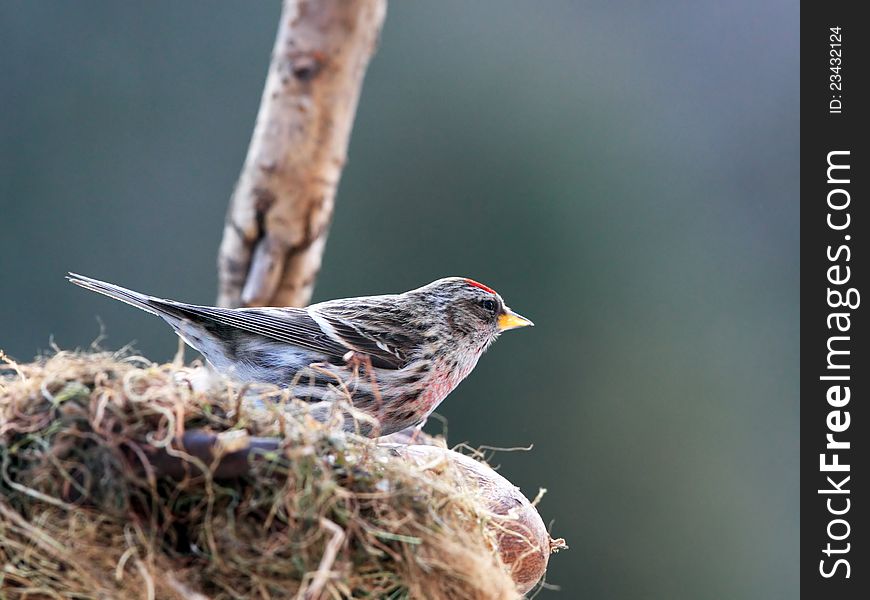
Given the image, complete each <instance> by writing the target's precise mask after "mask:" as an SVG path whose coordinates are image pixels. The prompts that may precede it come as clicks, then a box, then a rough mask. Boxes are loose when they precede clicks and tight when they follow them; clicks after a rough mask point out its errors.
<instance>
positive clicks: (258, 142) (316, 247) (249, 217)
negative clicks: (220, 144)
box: [218, 0, 386, 307]
mask: <svg viewBox="0 0 870 600" xmlns="http://www.w3.org/2000/svg"><path fill="white" fill-rule="evenodd" d="M385 14H386V0H284V5H283V9H282V13H281V21H280V24H279V26H278V34H277V37H276V39H275V47H274V49H273V51H272V59H271V64H270V66H269V74H268V76H267V78H266V85H265V89H264V90H263V97H262V99H261V103H260V111H259V113H258V114H257V123H256V126H255V128H254V134H253V136H252V138H251V144H250V146H249V148H248V154H247V157H246V159H245V164H244V166H243V167H242V172H241V175H240V176H239V181H238V183H237V184H236V189H235V191H234V192H233V196H232V199H231V200H230V207H229V211H228V212H227V218H226V224H225V226H224V232H223V239H222V241H221V246H220V251H219V255H218V274H219V278H220V284H219V292H218V304H219V305H220V306H227V307H238V306H304V305H305V304H307V303H308V301H309V300H310V299H311V293H312V291H313V288H314V280H315V278H316V276H317V273H318V271H319V270H320V263H321V258H322V254H323V249H324V247H325V244H326V237H327V233H328V231H329V225H330V223H331V221H332V212H333V206H334V200H335V193H336V190H337V188H338V182H339V178H340V176H341V169H342V167H343V166H344V163H345V160H346V156H347V146H348V142H349V139H350V131H351V127H352V125H353V118H354V114H355V113H356V107H357V102H358V100H359V94H360V90H361V88H362V82H363V78H364V76H365V71H366V67H367V66H368V62H369V59H370V58H371V56H372V54H373V53H374V50H375V46H376V44H377V40H378V36H379V34H380V30H381V26H382V24H383V20H384V16H385Z"/></svg>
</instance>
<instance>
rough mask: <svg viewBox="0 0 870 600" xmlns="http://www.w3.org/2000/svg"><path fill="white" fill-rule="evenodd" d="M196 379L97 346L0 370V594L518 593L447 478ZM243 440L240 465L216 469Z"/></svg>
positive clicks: (281, 405) (467, 492) (485, 528)
mask: <svg viewBox="0 0 870 600" xmlns="http://www.w3.org/2000/svg"><path fill="white" fill-rule="evenodd" d="M197 373H198V371H197V370H196V369H195V368H193V367H184V366H182V365H180V364H163V365H157V364H152V363H150V362H148V361H146V360H144V359H142V358H141V357H129V356H128V357H124V356H119V355H113V354H109V353H96V354H84V353H70V352H59V353H57V354H55V355H53V356H51V357H48V358H44V359H42V360H39V361H37V362H35V363H32V364H26V365H19V364H15V363H13V362H11V361H8V360H7V361H6V362H5V363H4V365H3V367H2V370H0V455H2V456H0V458H2V464H0V470H2V477H0V562H2V563H3V564H4V565H5V569H4V570H3V571H2V572H0V589H2V590H5V593H6V594H7V595H8V596H10V597H29V598H141V597H145V598H149V599H152V598H192V599H196V600H201V599H205V598H212V599H222V598H294V597H296V598H321V597H323V598H344V597H353V598H391V599H398V598H429V599H433V600H439V599H448V598H450V599H453V598H468V599H489V598H516V597H518V595H519V594H518V591H517V587H516V585H515V584H514V581H513V579H512V577H511V574H510V572H509V569H507V568H506V566H505V564H504V563H503V562H502V560H501V559H500V557H499V553H498V551H497V543H498V541H497V539H496V538H497V535H496V533H494V532H495V531H497V529H494V528H493V527H491V525H492V513H491V511H489V510H488V506H487V503H486V500H485V499H484V498H483V497H482V496H481V495H480V494H479V493H476V492H475V491H474V489H473V488H469V487H468V486H467V485H464V484H463V482H462V481H460V480H461V479H462V477H463V475H462V474H461V473H459V472H458V470H457V469H456V468H453V467H451V466H450V465H449V464H445V465H443V466H441V467H437V468H432V465H428V466H425V467H424V466H421V465H420V464H419V461H412V460H407V459H405V458H403V457H402V456H401V454H400V453H397V452H395V451H394V450H391V449H390V448H389V447H385V446H383V445H379V444H378V443H377V442H375V441H372V440H369V439H366V438H362V437H359V436H355V435H353V434H346V433H343V432H341V431H340V430H337V429H335V428H331V427H328V426H325V425H321V424H320V423H317V422H315V421H313V420H312V419H310V417H306V416H305V415H304V414H302V415H301V416H299V417H295V416H291V412H290V411H288V410H287V405H288V403H291V402H292V401H291V400H290V399H288V398H286V397H284V396H282V395H281V392H280V391H276V390H274V389H273V390H258V395H259V397H260V398H263V396H264V395H270V394H271V395H272V397H271V398H269V401H268V402H260V403H258V404H259V406H256V405H249V404H248V403H247V402H246V401H245V397H246V394H245V393H243V390H239V389H234V388H233V386H232V384H229V383H226V382H224V381H221V382H219V383H217V384H214V385H209V386H207V387H205V388H203V387H202V386H200V385H197V384H196V379H197ZM191 432H201V434H202V435H206V436H211V437H209V438H208V440H209V444H210V451H211V454H210V455H209V456H212V457H213V458H214V460H211V461H210V462H209V461H208V459H207V458H203V455H202V454H200V455H197V453H196V452H193V451H191V450H190V443H187V444H185V443H184V442H185V440H187V441H188V442H189V440H190V437H189V436H190V434H191ZM185 436H188V437H187V438H186V437H185ZM254 438H256V439H260V438H266V439H269V440H272V443H271V445H269V444H266V445H264V446H262V447H260V446H258V445H257V444H251V439H254ZM240 441H241V442H240ZM240 443H241V445H239V444H240ZM440 443H441V444H442V446H443V441H441V442H440ZM242 446H243V447H245V448H246V449H247V451H246V454H245V459H244V460H242V461H241V465H242V466H241V467H240V468H239V470H238V472H232V473H230V472H226V471H224V472H221V471H220V469H216V465H217V464H218V463H219V462H220V461H221V458H222V456H224V457H226V456H229V455H230V454H232V453H233V452H234V451H235V450H237V449H238V448H239V447H242ZM207 463H208V464H207ZM221 464H222V465H224V466H223V467H222V468H224V469H226V468H232V466H231V465H230V467H226V465H227V464H229V463H227V462H223V463H221ZM548 539H549V538H548ZM548 553H549V552H548ZM0 595H2V594H0Z"/></svg>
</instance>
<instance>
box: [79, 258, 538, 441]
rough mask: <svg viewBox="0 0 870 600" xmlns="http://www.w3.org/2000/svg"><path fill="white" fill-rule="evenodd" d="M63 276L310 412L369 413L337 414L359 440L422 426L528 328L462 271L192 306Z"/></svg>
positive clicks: (225, 370) (228, 371) (496, 296)
mask: <svg viewBox="0 0 870 600" xmlns="http://www.w3.org/2000/svg"><path fill="white" fill-rule="evenodd" d="M67 279H69V280H70V281H71V282H72V283H74V284H76V285H78V286H81V287H83V288H85V289H88V290H91V291H94V292H98V293H100V294H104V295H106V296H109V297H110V298H114V299H116V300H120V301H122V302H126V303H127V304H130V305H132V306H135V307H136V308H139V309H141V310H144V311H146V312H149V313H151V314H153V315H157V316H159V317H161V318H162V319H163V320H164V321H166V322H167V323H168V324H169V326H170V327H172V329H173V330H175V333H176V334H177V335H178V336H179V337H180V338H181V339H182V340H183V341H184V342H185V343H186V344H187V345H189V346H191V347H192V348H194V349H195V350H197V351H198V352H199V353H200V354H202V355H203V356H204V357H205V359H206V360H207V361H208V363H210V364H211V366H212V367H213V368H214V369H215V370H216V371H218V372H219V373H222V374H224V375H226V376H228V377H230V378H231V379H234V380H236V381H239V382H241V383H263V384H272V385H276V386H278V387H281V388H285V389H289V390H290V393H291V394H292V395H293V396H294V397H295V398H299V399H301V400H303V401H305V402H309V403H312V404H313V405H314V407H316V410H314V409H312V414H314V415H315V418H319V419H320V420H325V419H326V415H327V414H328V411H329V410H330V409H331V407H333V406H334V404H335V402H336V401H337V400H340V399H344V400H348V398H347V396H350V398H349V400H350V403H351V404H352V405H353V407H354V409H356V410H358V411H360V412H361V413H363V414H364V415H365V416H368V417H371V419H362V420H359V419H356V418H353V417H352V416H350V415H347V414H345V416H344V429H345V430H348V431H356V432H359V433H362V434H363V435H366V436H368V437H379V436H385V435H389V434H391V433H395V432H398V431H402V430H405V429H408V428H418V429H419V428H421V427H422V426H423V424H425V422H426V419H427V418H428V417H429V415H430V414H431V413H432V411H434V410H435V408H437V407H438V405H439V404H441V402H442V401H443V400H444V399H445V398H446V397H447V395H448V394H450V392H452V391H453V390H454V389H455V388H456V386H458V385H459V383H460V382H462V380H463V379H465V378H466V377H467V376H468V375H469V373H471V371H472V370H473V369H474V367H475V366H476V365H477V362H478V359H480V357H481V355H482V354H483V353H484V351H486V349H487V348H488V347H489V346H490V345H491V344H492V343H493V342H494V341H495V340H496V338H498V337H499V335H500V334H501V333H502V332H504V331H507V330H510V329H516V328H520V327H526V326H530V325H533V323H532V322H531V321H530V320H529V319H527V318H525V317H523V316H521V315H519V314H518V313H516V312H514V311H513V310H511V309H510V308H509V307H508V306H507V305H506V304H505V302H504V300H503V299H502V297H501V296H500V295H499V294H498V293H497V292H496V291H495V290H493V289H492V288H490V287H488V286H486V285H484V284H482V283H479V282H477V281H475V280H473V279H469V278H467V277H446V278H443V279H438V280H436V281H433V282H432V283H430V284H428V285H424V286H422V287H420V288H417V289H414V290H410V291H407V292H404V293H400V294H385V295H379V296H363V297H356V298H342V299H336V300H328V301H325V302H320V303H317V304H311V305H309V306H307V307H305V308H296V307H283V308H279V307H252V308H221V307H216V306H200V305H195V304H187V303H184V302H178V301H175V300H167V299H162V298H157V297H154V296H149V295H147V294H142V293H139V292H134V291H132V290H129V289H126V288H123V287H121V286H118V285H115V284H112V283H107V282H104V281H100V280H98V279H93V278H91V277H86V276H84V275H78V274H76V273H69V274H68V276H67Z"/></svg>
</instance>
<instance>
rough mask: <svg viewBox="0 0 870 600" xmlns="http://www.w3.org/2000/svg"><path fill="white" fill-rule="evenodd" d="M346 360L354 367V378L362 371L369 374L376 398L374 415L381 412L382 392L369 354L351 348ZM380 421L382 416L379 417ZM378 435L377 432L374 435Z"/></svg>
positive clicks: (372, 390)
mask: <svg viewBox="0 0 870 600" xmlns="http://www.w3.org/2000/svg"><path fill="white" fill-rule="evenodd" d="M342 358H343V359H344V362H345V363H347V365H348V366H350V367H351V369H353V378H354V379H356V378H357V377H358V376H359V374H360V373H363V374H366V375H368V378H369V383H370V384H371V394H372V397H373V398H374V411H373V413H374V414H373V416H374V415H380V414H381V408H382V407H383V400H382V397H381V392H380V390H379V389H378V381H377V378H376V377H375V370H374V368H373V367H372V359H371V357H370V356H369V355H368V354H363V353H361V352H356V351H354V350H351V351H349V352H347V353H346V354H345V355H344V356H343V357H342ZM378 420H379V421H380V418H379V419H378ZM374 437H377V434H375V435H374Z"/></svg>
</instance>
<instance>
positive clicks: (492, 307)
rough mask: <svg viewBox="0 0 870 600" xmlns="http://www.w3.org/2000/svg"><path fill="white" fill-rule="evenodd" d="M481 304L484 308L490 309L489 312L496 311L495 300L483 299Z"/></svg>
mask: <svg viewBox="0 0 870 600" xmlns="http://www.w3.org/2000/svg"><path fill="white" fill-rule="evenodd" d="M480 305H481V306H482V307H483V308H484V310H488V311H489V312H495V300H483V301H482V302H481V303H480Z"/></svg>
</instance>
